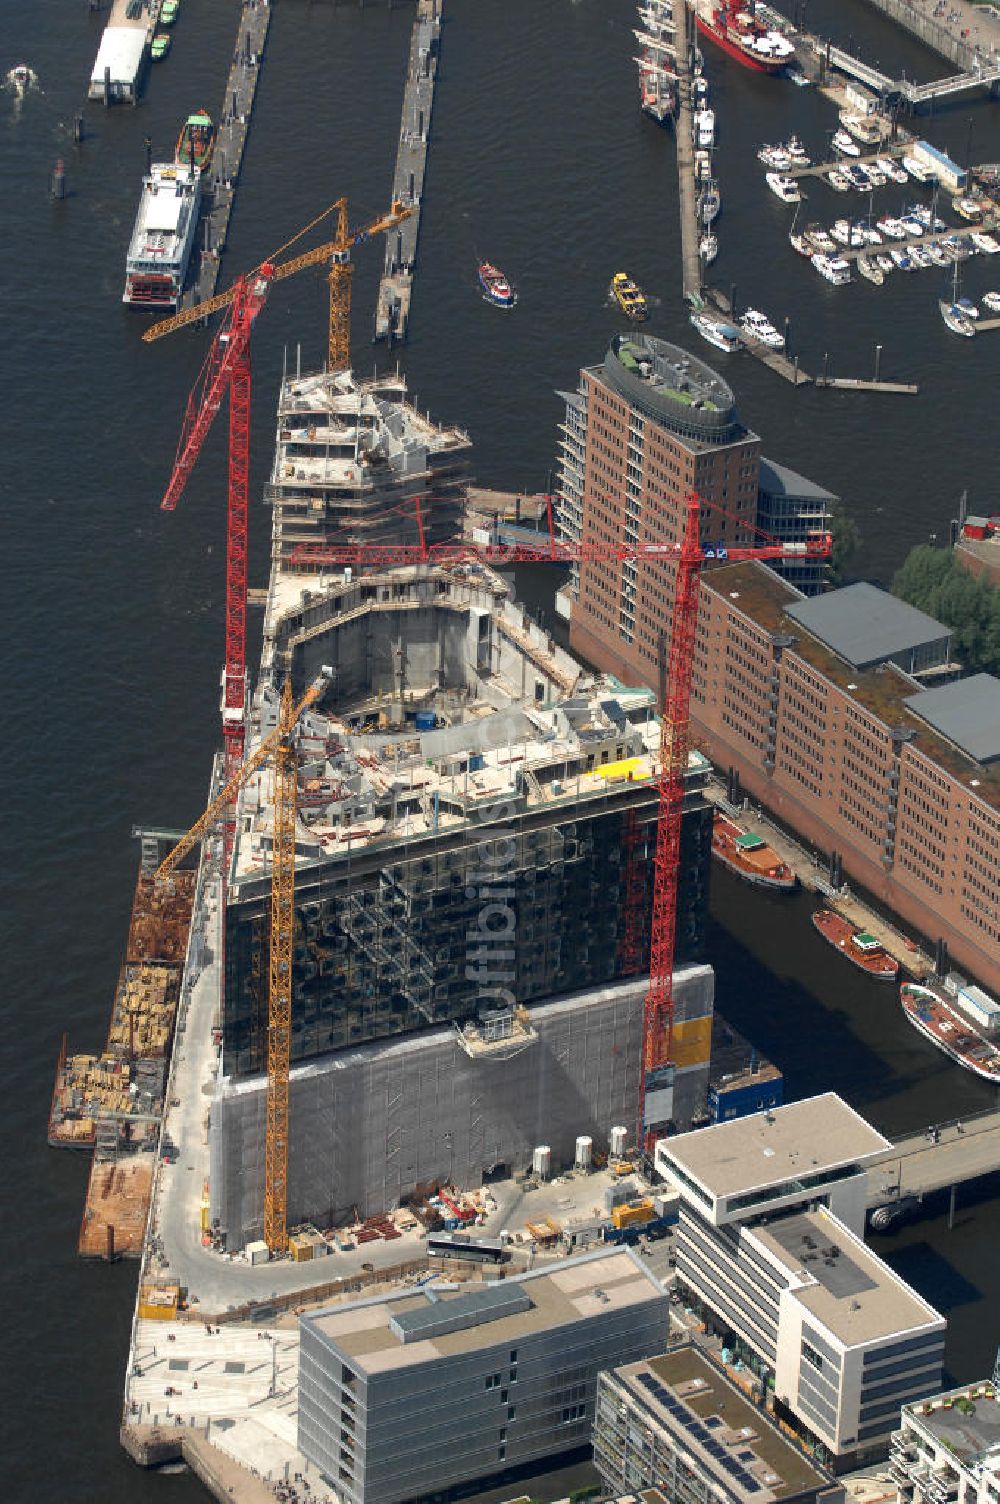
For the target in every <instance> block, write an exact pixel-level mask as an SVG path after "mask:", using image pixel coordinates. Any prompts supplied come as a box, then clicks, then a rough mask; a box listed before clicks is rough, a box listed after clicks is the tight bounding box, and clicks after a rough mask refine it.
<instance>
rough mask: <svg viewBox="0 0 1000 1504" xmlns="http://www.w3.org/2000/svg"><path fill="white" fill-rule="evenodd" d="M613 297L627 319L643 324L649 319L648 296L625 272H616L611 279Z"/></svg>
mask: <svg viewBox="0 0 1000 1504" xmlns="http://www.w3.org/2000/svg"><path fill="white" fill-rule="evenodd" d="M611 296H612V297H613V298H614V300H615V302H616V303H617V304H618V307H619V308H620V309H621V311H622V313H623V314H624V315H625V317H626V318H627V319H631V320H632V322H633V324H641V323H642V321H643V320H644V319H646V318H648V317H649V308H648V307H647V304H646V295H645V293H644V292H643V291H642V289H641V288H640V287H639V286H638V284H637V283H635V282H633V281H632V278H631V277H630V276H628V275H627V273H625V272H615V274H614V276H613V277H612V278H611Z"/></svg>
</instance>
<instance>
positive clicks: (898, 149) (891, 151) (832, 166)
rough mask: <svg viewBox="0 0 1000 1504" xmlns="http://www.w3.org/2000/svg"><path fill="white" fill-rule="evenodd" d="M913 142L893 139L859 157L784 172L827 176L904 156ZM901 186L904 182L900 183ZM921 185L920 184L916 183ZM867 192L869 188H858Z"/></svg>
mask: <svg viewBox="0 0 1000 1504" xmlns="http://www.w3.org/2000/svg"><path fill="white" fill-rule="evenodd" d="M912 145H913V142H912V141H911V140H910V139H909V138H908V139H907V140H905V141H893V142H890V143H888V144H886V145H884V146H876V147H873V148H872V150H871V152H863V153H862V155H861V156H859V157H846V156H840V157H837V158H836V159H835V160H834V161H832V162H812V163H810V165H809V166H808V167H789V168H787V169H785V170H784V171H783V172H782V174H781V175H782V177H786V178H825V177H826V175H827V173H828V172H843V170H844V168H845V167H865V166H869V165H871V164H872V163H873V162H877V161H878V159H879V158H880V157H882V158H883V159H884V160H885V161H894V160H895V159H896V158H897V157H903V156H905V155H906V153H907V152H908V151H909V149H910V147H911V146H912ZM765 171H767V172H773V171H775V169H774V168H771V167H768V168H765ZM898 186H899V187H900V188H902V187H903V184H902V183H900V184H899V185H898ZM915 186H916V187H919V186H920V185H919V184H916V185H915ZM858 191H859V192H861V193H866V192H867V191H868V190H867V189H865V188H862V189H860V190H858Z"/></svg>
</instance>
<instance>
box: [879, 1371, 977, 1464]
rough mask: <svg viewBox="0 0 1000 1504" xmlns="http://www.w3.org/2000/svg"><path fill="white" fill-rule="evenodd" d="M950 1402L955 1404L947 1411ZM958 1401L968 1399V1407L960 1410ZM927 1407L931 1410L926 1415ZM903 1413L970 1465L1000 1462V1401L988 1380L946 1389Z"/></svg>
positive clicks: (904, 1408) (906, 1408)
mask: <svg viewBox="0 0 1000 1504" xmlns="http://www.w3.org/2000/svg"><path fill="white" fill-rule="evenodd" d="M947 1400H951V1402H952V1404H951V1407H950V1408H945V1402H946V1401H947ZM956 1400H966V1401H967V1402H968V1403H967V1406H966V1407H964V1408H962V1409H958V1408H956V1406H955V1403H954V1402H955V1401H956ZM927 1404H929V1406H930V1410H929V1413H926V1414H925V1412H924V1406H925V1405H927ZM903 1414H904V1415H908V1416H912V1417H913V1420H914V1421H915V1422H916V1424H917V1425H918V1426H919V1427H920V1429H921V1430H922V1431H928V1432H929V1433H930V1434H931V1436H933V1437H934V1439H935V1440H936V1441H940V1442H943V1443H944V1444H945V1446H946V1447H947V1448H948V1450H949V1451H951V1452H952V1453H953V1454H954V1456H955V1458H956V1459H957V1461H959V1462H962V1463H965V1464H966V1466H968V1464H969V1463H972V1462H979V1461H981V1460H984V1459H986V1458H989V1459H990V1461H991V1462H992V1463H993V1464H994V1465H996V1464H997V1463H998V1462H1000V1400H998V1399H997V1395H996V1391H995V1389H994V1388H993V1385H992V1383H991V1382H989V1381H988V1380H984V1381H983V1382H982V1383H978V1384H963V1385H962V1386H961V1387H960V1388H958V1389H948V1390H945V1391H944V1393H942V1394H936V1395H935V1396H934V1398H933V1400H930V1401H927V1400H923V1401H920V1402H918V1403H917V1404H913V1405H904V1406H903Z"/></svg>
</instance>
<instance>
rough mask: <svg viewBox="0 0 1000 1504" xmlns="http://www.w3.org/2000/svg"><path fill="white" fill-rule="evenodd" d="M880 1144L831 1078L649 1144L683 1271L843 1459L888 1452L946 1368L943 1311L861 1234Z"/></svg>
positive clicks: (689, 1286)
mask: <svg viewBox="0 0 1000 1504" xmlns="http://www.w3.org/2000/svg"><path fill="white" fill-rule="evenodd" d="M888 1147H889V1145H888V1141H887V1140H886V1139H884V1138H883V1137H882V1135H881V1134H879V1133H877V1132H876V1131H875V1130H874V1129H873V1128H871V1127H870V1126H869V1125H868V1124H867V1123H866V1122H865V1121H864V1119H863V1118H861V1117H859V1115H858V1114H857V1113H856V1112H854V1111H853V1109H852V1108H850V1107H848V1106H847V1104H846V1103H845V1102H843V1101H841V1099H840V1098H839V1097H838V1096H836V1095H835V1094H834V1093H832V1092H828V1093H826V1094H825V1095H823V1096H819V1097H813V1098H810V1099H809V1100H808V1101H804V1102H794V1103H789V1104H788V1105H786V1106H784V1107H778V1108H776V1109H775V1110H774V1111H773V1112H766V1113H759V1114H757V1115H756V1116H754V1117H749V1118H741V1119H737V1120H736V1121H734V1122H731V1123H721V1124H718V1125H716V1126H713V1127H708V1128H704V1129H701V1130H700V1131H699V1132H697V1133H688V1134H683V1135H681V1136H679V1137H677V1138H674V1139H666V1140H661V1141H660V1142H659V1143H658V1144H657V1147H656V1165H657V1169H658V1170H659V1171H660V1173H661V1174H662V1175H663V1176H664V1178H665V1179H666V1181H667V1182H668V1183H669V1184H671V1185H672V1186H673V1187H674V1188H675V1189H676V1190H678V1191H679V1193H680V1197H681V1206H680V1220H679V1225H678V1235H677V1274H678V1278H679V1280H680V1281H681V1284H682V1286H683V1287H684V1288H685V1289H686V1290H687V1291H688V1292H690V1294H691V1295H692V1296H693V1297H694V1298H695V1299H696V1301H697V1302H698V1304H700V1306H701V1307H702V1308H703V1310H704V1312H705V1315H706V1318H707V1319H708V1320H709V1322H710V1323H711V1324H712V1325H713V1326H714V1327H716V1328H717V1329H718V1330H720V1331H721V1332H722V1333H723V1334H724V1336H725V1338H726V1340H727V1341H728V1342H729V1343H730V1344H732V1345H735V1347H736V1348H737V1350H738V1351H739V1352H740V1353H741V1355H742V1356H744V1357H745V1359H746V1360H747V1361H748V1362H749V1364H750V1366H751V1367H752V1368H753V1369H754V1370H755V1371H756V1372H757V1373H759V1374H760V1376H761V1378H762V1380H763V1382H764V1384H765V1386H766V1388H767V1389H769V1390H773V1402H774V1409H775V1411H776V1413H777V1414H778V1415H779V1416H780V1417H781V1418H783V1419H787V1420H788V1421H790V1422H791V1423H793V1424H794V1425H796V1426H797V1428H798V1429H799V1430H800V1431H802V1432H803V1433H805V1434H806V1435H808V1437H810V1438H811V1439H812V1440H813V1441H815V1442H817V1443H819V1444H820V1445H821V1446H822V1447H823V1449H824V1450H825V1452H826V1453H827V1454H828V1456H829V1457H830V1458H831V1459H832V1460H833V1461H834V1462H835V1464H836V1466H837V1467H838V1468H843V1467H845V1466H847V1465H849V1464H851V1463H853V1462H855V1461H862V1460H864V1459H865V1458H866V1457H868V1456H872V1455H877V1454H878V1453H879V1452H881V1451H884V1449H885V1445H886V1443H887V1440H888V1437H889V1434H890V1432H892V1431H893V1430H894V1429H895V1428H896V1425H897V1424H898V1416H899V1410H900V1406H901V1404H903V1403H905V1402H907V1401H908V1400H912V1399H913V1398H914V1397H915V1396H917V1395H921V1394H925V1393H927V1392H929V1391H931V1390H933V1389H934V1388H936V1387H938V1386H939V1384H940V1378H941V1365H942V1361H943V1357H944V1334H945V1321H944V1318H943V1317H942V1316H940V1315H939V1314H938V1313H937V1311H935V1310H934V1309H933V1308H932V1307H931V1306H929V1305H928V1304H927V1302H926V1301H924V1300H923V1299H922V1298H921V1297H920V1296H919V1295H917V1294H916V1292H915V1291H914V1290H912V1289H911V1288H910V1287H909V1286H908V1285H907V1284H905V1283H904V1281H903V1280H901V1279H899V1278H898V1277H897V1276H896V1275H895V1274H894V1273H893V1272H892V1270H891V1269H889V1267H888V1266H887V1265H886V1264H884V1263H883V1262H882V1261H881V1259H879V1258H877V1257H876V1256H875V1254H873V1253H872V1252H871V1251H870V1250H869V1249H868V1248H866V1247H865V1244H864V1242H863V1239H862V1236H861V1234H862V1232H863V1228H864V1217H865V1207H866V1201H867V1175H866V1173H865V1166H866V1165H868V1164H870V1163H871V1162H872V1161H873V1160H876V1159H877V1158H878V1156H879V1155H880V1154H883V1153H884V1152H885V1151H886V1149H887V1148H888Z"/></svg>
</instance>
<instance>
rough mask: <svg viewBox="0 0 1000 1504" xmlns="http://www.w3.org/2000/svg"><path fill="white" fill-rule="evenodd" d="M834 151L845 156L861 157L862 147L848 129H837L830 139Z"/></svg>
mask: <svg viewBox="0 0 1000 1504" xmlns="http://www.w3.org/2000/svg"><path fill="white" fill-rule="evenodd" d="M830 145H831V146H832V147H833V149H834V151H839V152H841V153H842V154H843V155H844V156H845V157H860V155H861V147H860V146H859V145H858V143H857V142H856V141H852V140H851V138H850V136H849V135H848V134H847V132H846V131H835V132H834V135H833V137H832V139H831V141H830Z"/></svg>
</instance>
